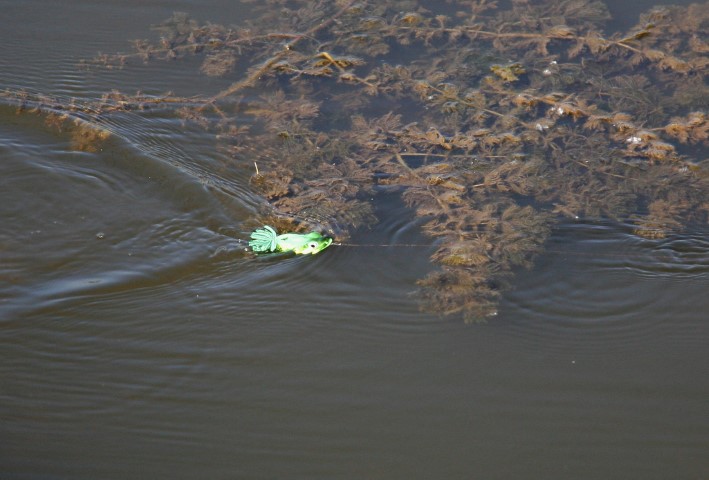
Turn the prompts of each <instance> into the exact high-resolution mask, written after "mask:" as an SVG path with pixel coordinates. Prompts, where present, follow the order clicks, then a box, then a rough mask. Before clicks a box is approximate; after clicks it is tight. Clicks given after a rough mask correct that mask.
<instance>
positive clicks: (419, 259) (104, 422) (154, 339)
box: [0, 0, 709, 479]
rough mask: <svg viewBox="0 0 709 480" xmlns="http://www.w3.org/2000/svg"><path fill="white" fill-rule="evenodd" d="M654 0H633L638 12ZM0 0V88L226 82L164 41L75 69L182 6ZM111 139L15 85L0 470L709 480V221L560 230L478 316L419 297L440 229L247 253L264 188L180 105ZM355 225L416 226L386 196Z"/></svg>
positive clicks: (6, 202) (213, 7) (192, 88)
mask: <svg viewBox="0 0 709 480" xmlns="http://www.w3.org/2000/svg"><path fill="white" fill-rule="evenodd" d="M648 5H649V3H648V2H645V3H639V2H635V3H634V4H626V5H624V6H623V11H619V10H618V9H619V8H620V7H619V6H618V5H613V6H612V7H613V12H614V13H615V14H617V15H620V18H619V22H621V23H622V22H623V18H625V17H624V16H629V18H631V20H629V21H628V24H632V23H633V22H634V20H635V18H636V16H637V14H638V13H639V12H641V11H643V10H645V9H646V8H647V7H648ZM244 8H247V7H242V6H240V5H239V4H237V3H235V2H230V1H226V0H212V1H208V2H194V1H178V2H167V3H166V2H162V1H155V0H151V1H140V2H124V1H109V0H105V1H101V0H87V1H81V2H79V1H76V2H57V1H49V0H26V1H22V2H16V1H9V0H0V12H1V13H0V15H1V17H0V18H2V25H3V28H2V30H0V59H1V60H0V67H1V71H2V73H1V74H0V88H2V89H4V88H12V89H18V88H22V89H26V90H28V91H31V92H39V93H47V94H52V95H58V96H76V97H79V98H83V99H94V98H97V97H99V96H100V95H101V94H103V93H104V92H106V91H108V90H110V89H112V88H119V89H121V90H123V91H135V90H138V89H141V90H143V91H147V92H153V93H159V92H162V91H166V90H172V91H174V92H176V93H177V94H180V95H190V94H193V93H197V92H204V91H210V92H218V91H219V90H221V89H222V88H224V87H225V86H226V85H228V83H229V80H215V79H212V78H205V77H202V76H200V75H199V74H198V73H197V72H196V71H195V69H184V71H183V70H182V69H175V68H174V67H172V66H169V65H165V64H163V63H160V62H155V63H151V64H148V65H146V66H144V67H139V68H131V69H126V70H123V71H91V72H86V71H81V70H79V69H78V68H77V63H78V62H79V60H81V59H84V58H90V57H92V56H93V55H94V54H95V53H96V52H97V51H103V52H116V51H125V50H127V49H128V44H127V42H126V41H127V40H128V39H132V38H141V37H145V36H146V35H148V34H149V26H150V25H151V24H155V23H158V22H160V21H162V20H163V19H165V18H167V17H169V16H170V15H171V13H172V12H173V11H175V10H179V11H186V12H189V13H191V14H192V15H194V16H195V17H197V18H200V19H207V20H214V21H218V22H220V23H227V24H229V23H239V21H240V20H241V19H243V18H244V16H246V15H247V14H248V12H247V10H244ZM103 121H104V122H105V125H106V126H107V127H110V129H111V130H112V131H113V132H115V134H116V135H114V136H113V138H112V139H111V140H110V141H109V142H107V144H106V145H105V146H104V148H103V150H102V151H99V152H95V153H87V152H77V151H74V150H73V149H72V148H71V138H69V137H68V136H67V135H63V134H61V133H58V132H56V131H53V130H51V129H48V128H47V127H46V126H45V125H44V123H43V119H42V118H41V117H39V116H34V115H20V116H18V115H16V114H15V108H14V107H13V106H11V105H0V219H1V221H2V227H1V228H0V478H2V479H16V478H17V479H20V478H21V479H48V478H51V479H78V478H86V479H96V478H115V479H119V478H120V479H123V478H210V479H221V478H224V479H226V478H308V479H312V478H327V479H331V478H357V479H360V478H381V479H395V478H401V479H410V478H446V479H448V478H460V479H462V478H466V479H467V478H530V479H531V478H535V479H536V478H539V479H549V478H560V479H561V478H564V479H566V478H574V479H584V478H588V479H596V478H624V479H625V478H643V479H651V478H655V479H666V478H678V479H679V478H687V479H689V478H692V479H699V478H707V476H708V475H709V473H708V472H709V460H708V457H707V455H706V452H707V450H708V448H709V411H708V410H709V409H708V407H707V398H709V382H708V381H707V378H709V377H708V375H707V373H708V372H707V365H709V348H707V346H708V344H709V322H707V311H709V299H708V297H707V295H706V292H707V288H708V287H709V240H707V233H708V232H707V231H706V229H704V230H702V229H700V228H696V229H693V230H690V231H689V232H686V233H683V234H677V235H674V236H671V237H670V238H668V239H665V240H661V241H649V240H644V239H639V238H638V237H635V236H633V235H632V229H631V227H628V226H625V225H622V224H621V225H618V224H615V223H610V222H609V223H599V222H594V223H591V222H578V223H573V222H571V223H567V224H563V225H560V226H559V227H558V228H557V229H555V231H554V232H553V235H552V237H551V239H550V241H549V243H548V250H547V253H546V254H544V255H543V256H541V257H540V258H539V259H538V260H537V262H536V266H535V268H533V269H532V270H530V271H523V272H520V273H519V275H518V276H517V277H516V278H515V281H514V290H512V291H510V292H507V293H506V294H505V296H504V298H503V301H502V303H501V305H500V310H499V313H498V315H497V316H496V317H495V318H493V319H491V320H490V321H489V322H488V323H487V324H482V325H466V324H464V323H463V322H462V321H461V320H460V319H456V318H447V319H444V320H441V319H439V318H437V317H434V316H430V315H427V314H422V313H420V312H419V311H418V304H417V301H416V299H415V298H414V297H413V296H412V295H411V292H412V290H413V286H414V285H415V281H416V280H417V279H419V278H421V277H422V276H424V275H425V274H426V273H427V272H428V271H429V270H430V268H431V266H430V264H429V261H428V256H429V255H430V253H431V249H428V248H393V247H392V248H387V247H381V248H371V247H367V248H365V247H361V248H356V247H331V248H330V249H328V250H327V251H325V252H323V254H321V255H318V256H315V257H311V258H285V259H284V258H279V259H273V258H269V259H264V258H258V259H254V258H250V257H244V256H243V255H241V248H242V245H241V244H239V243H238V241H237V240H236V239H239V238H241V239H243V238H246V236H247V235H248V229H247V228H246V227H244V226H243V225H244V222H246V221H247V220H248V219H249V218H251V217H252V216H253V215H254V214H255V212H256V207H257V206H258V204H259V202H260V201H261V200H260V199H259V198H258V197H257V196H256V195H254V194H253V193H252V192H251V191H250V188H249V185H248V178H249V175H250V174H251V172H250V171H249V170H248V169H245V168H244V169H235V170H234V171H233V172H231V173H226V174H225V173H223V172H222V171H221V169H219V170H220V173H219V174H216V173H215V172H216V171H217V168H216V166H217V165H220V162H221V160H223V158H221V157H220V155H221V154H220V153H219V152H217V151H215V149H214V144H213V143H214V142H213V139H212V138H211V137H210V136H209V135H208V134H207V133H205V132H203V131H200V130H199V129H196V128H187V129H184V128H183V127H182V126H181V123H180V121H179V120H178V119H176V118H174V117H173V116H172V115H170V114H169V113H166V112H162V113H148V114H144V115H137V114H136V115H127V114H122V115H117V116H115V117H111V118H107V119H105V120H103ZM379 208H380V211H379V217H380V219H381V222H380V223H379V224H378V225H377V226H375V227H374V229H373V230H372V231H366V232H362V233H360V234H359V235H358V236H357V237H356V238H354V239H352V241H353V243H367V244H402V243H408V244H421V243H426V242H428V240H427V239H426V238H424V237H422V236H420V234H419V233H418V229H417V225H416V222H414V221H412V220H411V216H410V215H408V214H407V210H406V208H404V207H403V206H401V205H400V204H399V203H397V202H396V201H395V200H391V201H388V200H387V199H386V198H384V199H382V204H381V205H380V206H379Z"/></svg>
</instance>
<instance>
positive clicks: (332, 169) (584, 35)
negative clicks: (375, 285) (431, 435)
mask: <svg viewBox="0 0 709 480" xmlns="http://www.w3.org/2000/svg"><path fill="white" fill-rule="evenodd" d="M244 3H245V4H247V5H250V6H251V7H252V8H253V9H254V12H255V13H256V15H255V16H254V18H256V20H254V21H252V22H247V23H245V24H242V25H238V26H230V27H227V26H223V25H217V24H213V23H204V24H202V23H198V22H197V21H195V20H193V19H191V18H189V17H188V16H187V15H185V14H181V13H178V14H175V15H174V16H173V17H172V18H171V19H169V20H168V21H166V22H165V23H163V24H161V25H158V26H156V27H155V31H157V32H158V33H159V36H160V38H159V40H158V41H157V42H149V41H146V40H140V41H135V42H134V48H135V51H134V52H133V53H126V54H117V55H101V56H99V57H97V58H96V59H93V60H92V61H88V62H86V63H85V67H86V68H129V67H130V66H131V64H132V63H138V62H147V61H159V60H170V61H174V60H177V59H180V58H182V57H185V56H194V55H198V56H200V57H201V58H202V63H201V66H200V70H201V71H202V72H203V73H204V74H206V75H210V76H226V77H229V78H233V79H234V82H233V83H232V84H231V85H230V86H229V87H228V88H226V89H224V90H223V91H221V92H219V93H217V94H214V95H205V96H204V97H202V98H190V99H183V98H178V97H175V96H173V95H170V94H166V95H164V96H162V97H159V98H157V97H152V98H149V97H146V96H142V95H128V94H123V93H120V92H111V93H109V94H107V95H106V96H105V97H104V98H103V99H101V101H99V102H96V104H95V105H91V106H90V109H91V111H95V112H102V113H110V112H111V111H115V110H141V109H142V108H146V106H151V107H153V108H154V107H158V106H163V107H169V108H175V109H176V111H177V112H178V113H179V115H181V117H182V118H183V119H184V120H185V121H186V122H194V123H196V124H199V125H202V126H203V127H204V128H206V129H208V130H210V131H212V132H214V134H215V137H216V138H217V142H218V145H219V148H222V149H225V151H227V152H229V155H230V156H231V158H233V162H234V165H251V164H254V163H255V164H256V166H257V168H258V170H257V172H256V174H255V175H254V176H253V178H252V182H251V186H252V187H253V189H254V190H255V191H256V192H258V193H260V194H261V195H262V196H263V198H264V202H265V203H267V204H268V205H269V208H266V209H264V214H263V215H264V218H265V219H266V218H267V221H268V223H269V224H272V225H274V226H276V227H278V222H279V221H280V222H285V224H287V225H288V227H289V228H288V229H289V230H294V229H299V230H301V231H302V230H309V229H313V228H320V229H324V230H327V231H328V232H330V234H331V235H334V236H336V237H337V238H338V239H340V240H342V239H344V238H346V237H347V236H348V235H350V234H351V233H352V232H353V231H354V229H356V228H358V227H360V226H363V225H368V224H371V223H372V222H373V221H375V218H374V215H373V212H374V209H373V206H372V200H371V199H372V198H373V197H374V196H375V195H376V194H377V193H378V192H381V191H387V192H392V191H393V192H399V193H400V194H401V198H403V200H404V201H405V202H406V203H407V204H408V205H410V206H411V208H412V214H413V215H416V216H418V217H422V218H425V222H423V229H424V232H425V233H426V234H427V235H428V236H430V237H431V238H432V239H433V242H434V243H433V245H434V246H435V252H434V253H433V255H432V256H431V260H432V262H433V263H434V264H435V265H437V268H436V270H435V271H433V272H432V273H430V274H429V275H428V276H427V277H426V278H424V279H422V280H420V281H419V287H420V291H421V296H422V298H423V300H424V301H423V303H422V305H423V307H424V308H426V309H427V310H430V311H433V312H436V313H440V314H444V315H447V314H452V313H462V314H463V316H464V317H465V318H466V319H471V320H472V319H480V318H483V317H485V316H486V315H490V314H492V313H494V312H495V311H496V305H497V301H498V299H499V296H500V293H501V292H502V291H503V290H504V288H505V287H506V286H507V285H509V282H510V279H511V277H512V275H513V273H514V270H515V268H519V267H529V266H531V265H532V263H533V260H534V257H535V255H537V254H538V253H540V252H542V251H543V247H544V242H545V240H546V238H547V237H548V235H549V233H550V231H551V228H552V227H553V225H554V223H555V222H558V221H559V220H560V219H562V218H563V217H571V218H597V217H606V218H611V219H618V220H624V221H627V220H631V221H633V222H634V223H635V224H636V230H635V232H636V233H637V234H638V235H641V236H644V237H647V238H661V237H663V236H665V235H667V234H668V233H670V232H676V231H678V230H680V229H682V228H683V226H685V225H687V224H688V223H690V222H699V223H701V224H706V223H707V221H708V220H709V195H708V193H709V180H708V179H709V175H707V167H708V162H707V159H706V158H705V155H706V147H707V144H708V142H709V123H708V122H707V118H706V109H707V107H708V105H707V103H709V87H708V86H707V82H706V72H707V67H708V66H709V44H707V43H706V41H705V39H704V37H703V36H702V34H701V32H705V31H708V30H709V4H707V3H702V4H692V5H689V6H686V7H678V6H672V7H656V8H653V9H651V10H650V11H649V12H647V13H645V14H643V15H641V16H640V18H639V21H638V24H637V25H636V26H635V27H633V28H631V29H630V31H629V32H627V33H612V34H606V33H605V32H604V30H603V28H602V27H603V24H604V22H605V21H607V20H608V19H609V18H610V16H609V13H608V11H607V9H606V7H605V5H604V4H603V3H602V2H599V1H592V0H562V1H531V0H513V1H512V2H511V3H510V5H509V8H505V9H502V8H499V7H498V4H497V2H496V1H490V0H468V1H462V0H460V1H458V0H447V1H446V2H431V1H425V0H391V1H388V2H374V1H367V0H349V1H342V0H337V1H320V2H312V1H304V0H270V1H268V2H255V1H246V0H244ZM176 65H178V64H176ZM175 68H178V67H175ZM245 93H249V94H250V95H251V96H252V97H253V96H254V95H258V98H259V100H258V101H253V100H251V101H245V100H244V94H245ZM8 95H9V94H8V93H7V92H6V94H5V96H8ZM47 105H49V106H50V109H53V107H51V102H50V101H46V102H45V106H47ZM54 107H57V106H56V105H55V106H54ZM87 108H88V107H87ZM245 116H246V117H251V118H252V119H253V121H252V122H250V123H249V125H248V126H246V124H245V123H244V122H243V118H244V117H245ZM48 118H49V117H48Z"/></svg>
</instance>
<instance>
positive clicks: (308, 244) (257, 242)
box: [249, 225, 332, 255]
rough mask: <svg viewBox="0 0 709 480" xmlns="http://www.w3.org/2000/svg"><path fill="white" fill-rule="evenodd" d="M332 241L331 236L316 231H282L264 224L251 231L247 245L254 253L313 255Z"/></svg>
mask: <svg viewBox="0 0 709 480" xmlns="http://www.w3.org/2000/svg"><path fill="white" fill-rule="evenodd" d="M331 243H332V238H330V237H324V236H322V235H321V234H319V233H318V232H310V233H284V234H281V235H278V234H277V233H276V231H275V230H274V229H273V228H271V227H269V226H268V225H264V226H263V227H261V228H257V229H256V230H255V231H254V232H252V233H251V240H250V241H249V246H250V247H251V249H252V250H253V251H254V252H256V253H268V252H293V253H296V254H298V255H307V254H312V255H315V254H316V253H318V252H322V251H323V250H325V249H326V248H327V247H329V246H330V244H331Z"/></svg>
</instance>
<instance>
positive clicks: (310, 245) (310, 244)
mask: <svg viewBox="0 0 709 480" xmlns="http://www.w3.org/2000/svg"><path fill="white" fill-rule="evenodd" d="M308 246H309V247H310V248H318V244H317V243H315V242H310V243H309V244H308Z"/></svg>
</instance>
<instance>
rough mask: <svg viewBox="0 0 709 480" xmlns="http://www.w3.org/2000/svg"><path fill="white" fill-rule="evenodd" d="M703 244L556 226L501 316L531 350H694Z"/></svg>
mask: <svg viewBox="0 0 709 480" xmlns="http://www.w3.org/2000/svg"><path fill="white" fill-rule="evenodd" d="M705 246H706V240H705V237H704V236H703V235H700V234H698V233H688V234H686V235H677V236H675V237H674V238H672V239H668V240H664V241H649V240H646V239H641V238H638V237H636V236H634V235H631V234H629V233H628V228H627V226H623V225H613V224H610V223H609V224H600V225H578V224H568V225H562V226H560V227H559V228H558V229H556V230H555V232H554V235H552V238H551V239H550V241H549V242H548V251H547V253H545V254H543V255H542V256H541V257H540V258H539V259H538V262H537V264H536V265H535V267H534V269H533V270H532V271H531V272H524V273H522V274H520V275H519V277H518V282H516V285H517V289H516V290H514V291H512V292H510V293H509V294H508V295H506V296H505V301H504V302H503V308H502V309H501V311H502V312H503V316H504V318H509V319H512V322H513V325H514V331H515V335H519V336H521V337H523V338H525V339H527V340H529V341H530V342H531V343H530V345H531V344H537V345H538V344H542V343H543V344H545V345H547V348H549V347H550V346H554V347H556V348H560V349H562V350H563V349H568V348H569V346H570V345H573V346H574V348H579V347H582V348H583V349H588V350H591V351H597V352H600V351H604V350H607V349H623V348H626V347H628V346H629V345H631V344H642V343H647V342H652V343H660V344H661V343H663V342H673V343H679V344H682V345H686V346H690V345H695V346H696V345H697V344H700V343H702V342H705V341H706V340H707V339H706V335H707V332H705V329H704V328H703V326H702V325H703V318H704V315H703V314H702V312H701V311H700V310H701V308H702V307H701V302H696V301H695V300H696V299H699V298H702V297H701V293H700V292H702V291H704V290H706V288H707V286H709V276H708V275H707V265H706V259H707V253H706V247H705ZM678 294H681V295H683V296H684V297H685V298H686V299H687V303H686V307H685V309H684V311H683V315H681V316H678V315H677V313H676V312H677V311H676V309H675V308H670V307H669V306H671V305H676V304H677V302H678V298H677V295H678ZM698 333H699V335H697V334H698Z"/></svg>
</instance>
